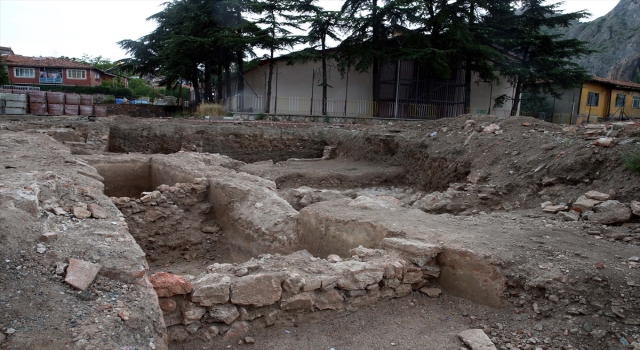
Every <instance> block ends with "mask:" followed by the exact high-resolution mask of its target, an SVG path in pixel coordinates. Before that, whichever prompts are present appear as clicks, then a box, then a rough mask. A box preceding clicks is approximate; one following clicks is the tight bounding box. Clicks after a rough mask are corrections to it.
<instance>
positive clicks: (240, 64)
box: [236, 50, 244, 108]
mask: <svg viewBox="0 0 640 350" xmlns="http://www.w3.org/2000/svg"><path fill="white" fill-rule="evenodd" d="M236 56H237V61H236V68H237V71H238V72H237V73H236V81H237V91H236V95H237V96H238V108H244V76H243V74H244V53H243V52H242V50H238V51H236Z"/></svg>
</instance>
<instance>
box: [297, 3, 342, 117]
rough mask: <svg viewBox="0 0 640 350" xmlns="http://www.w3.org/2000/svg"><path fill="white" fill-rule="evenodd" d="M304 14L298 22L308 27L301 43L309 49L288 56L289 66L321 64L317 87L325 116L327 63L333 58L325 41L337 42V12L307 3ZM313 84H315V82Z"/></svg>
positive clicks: (327, 85)
mask: <svg viewBox="0 0 640 350" xmlns="http://www.w3.org/2000/svg"><path fill="white" fill-rule="evenodd" d="M304 12H305V13H304V14H302V15H301V16H300V19H299V21H300V23H301V24H303V25H306V27H308V28H307V29H308V32H307V35H304V36H302V37H301V41H302V42H305V43H307V44H308V45H310V47H309V48H306V49H304V50H301V51H298V52H294V53H292V54H291V55H289V61H290V63H291V64H295V63H307V62H317V61H320V62H321V71H320V81H321V82H320V84H319V86H321V87H322V115H327V89H328V88H329V87H330V86H329V83H328V75H329V72H328V67H327V65H328V61H329V60H330V59H331V58H333V55H332V54H330V53H329V52H328V50H327V40H331V39H332V40H336V41H337V40H339V33H338V29H337V24H338V20H339V18H340V17H339V13H338V12H336V11H325V10H323V9H322V8H321V7H319V6H316V5H314V4H313V3H309V4H308V6H307V8H306V9H305V11H304ZM313 83H314V84H315V81H314V82H313ZM311 103H313V101H312V102H311Z"/></svg>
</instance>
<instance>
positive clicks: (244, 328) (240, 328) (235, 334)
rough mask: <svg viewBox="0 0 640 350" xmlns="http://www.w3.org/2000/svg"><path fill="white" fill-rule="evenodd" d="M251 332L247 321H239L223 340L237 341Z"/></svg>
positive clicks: (232, 326)
mask: <svg viewBox="0 0 640 350" xmlns="http://www.w3.org/2000/svg"><path fill="white" fill-rule="evenodd" d="M248 332H249V323H247V322H246V321H238V322H236V323H234V324H233V325H231V328H229V330H228V331H227V333H225V334H224V337H223V339H224V340H229V339H237V338H242V337H244V336H245V335H246V334H247V333H248Z"/></svg>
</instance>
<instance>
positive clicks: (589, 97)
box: [587, 91, 600, 107]
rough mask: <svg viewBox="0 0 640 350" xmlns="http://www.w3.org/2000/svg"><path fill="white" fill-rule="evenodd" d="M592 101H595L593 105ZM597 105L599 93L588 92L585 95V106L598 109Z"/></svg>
mask: <svg viewBox="0 0 640 350" xmlns="http://www.w3.org/2000/svg"><path fill="white" fill-rule="evenodd" d="M593 99H595V103H594V102H593ZM599 103H600V93H599V92H591V91H589V92H588V93H587V106H590V107H598V104H599Z"/></svg>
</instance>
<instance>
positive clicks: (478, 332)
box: [458, 329, 497, 350]
mask: <svg viewBox="0 0 640 350" xmlns="http://www.w3.org/2000/svg"><path fill="white" fill-rule="evenodd" d="M458 337H460V339H461V340H462V342H463V343H465V344H466V345H467V346H468V347H470V348H471V350H497V348H496V346H495V345H494V344H493V342H492V341H491V339H489V337H488V336H487V335H486V334H485V333H484V331H482V329H468V330H466V331H462V332H460V333H458Z"/></svg>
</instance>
